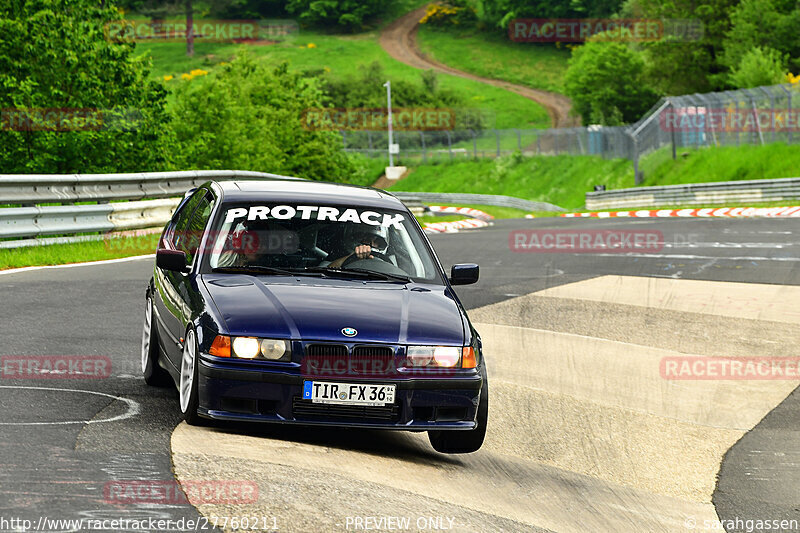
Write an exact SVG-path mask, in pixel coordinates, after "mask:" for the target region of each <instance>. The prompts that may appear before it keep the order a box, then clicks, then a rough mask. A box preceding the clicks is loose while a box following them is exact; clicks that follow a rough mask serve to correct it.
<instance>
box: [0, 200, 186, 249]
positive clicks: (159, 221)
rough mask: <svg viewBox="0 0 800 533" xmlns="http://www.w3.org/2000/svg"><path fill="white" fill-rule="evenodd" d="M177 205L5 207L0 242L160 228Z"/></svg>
mask: <svg viewBox="0 0 800 533" xmlns="http://www.w3.org/2000/svg"><path fill="white" fill-rule="evenodd" d="M178 202H180V198H171V199H166V200H146V201H140V202H120V203H114V204H100V205H53V206H37V207H7V208H3V209H0V238H4V239H10V238H15V237H43V236H47V235H62V234H72V233H90V232H95V231H101V232H107V231H124V230H132V229H142V228H152V227H155V226H163V225H165V224H166V223H167V222H168V221H169V219H170V217H171V216H172V212H173V211H174V210H175V208H176V207H177V206H178ZM12 242H13V241H12ZM9 244H10V243H9Z"/></svg>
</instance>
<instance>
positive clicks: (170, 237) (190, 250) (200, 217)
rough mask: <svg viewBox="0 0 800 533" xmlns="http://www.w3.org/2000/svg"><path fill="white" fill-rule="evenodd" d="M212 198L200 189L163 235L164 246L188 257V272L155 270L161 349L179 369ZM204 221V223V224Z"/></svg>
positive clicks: (176, 215)
mask: <svg viewBox="0 0 800 533" xmlns="http://www.w3.org/2000/svg"><path fill="white" fill-rule="evenodd" d="M212 205H213V196H212V195H211V193H210V192H209V191H208V190H207V189H198V190H197V191H195V193H194V194H192V196H191V197H190V198H189V199H188V200H187V201H186V202H185V203H184V204H183V205H182V206H181V209H180V210H179V211H178V212H176V213H175V216H174V217H173V222H172V224H171V225H170V227H168V228H167V230H166V231H165V233H164V238H163V240H162V246H164V247H165V248H168V249H172V250H181V251H183V252H184V253H185V254H186V265H187V267H188V268H187V270H188V271H187V272H175V271H170V270H163V269H160V268H156V275H155V278H154V280H155V286H156V291H157V292H158V296H159V297H158V298H156V315H157V319H158V321H159V322H158V326H159V332H160V333H161V332H163V333H164V334H163V335H160V341H161V344H162V349H163V350H164V353H165V354H166V356H167V358H168V359H169V361H170V362H171V363H172V364H173V366H175V368H176V369H177V368H180V358H181V352H182V345H181V339H182V338H183V336H184V333H185V330H186V324H187V323H188V318H187V317H189V316H191V309H190V308H189V305H190V302H191V300H192V299H191V298H190V297H189V294H188V287H189V286H190V284H188V283H187V282H188V281H189V280H192V279H193V278H194V275H193V272H192V270H193V269H192V265H193V263H194V260H195V257H196V256H197V248H198V247H199V244H200V242H202V236H203V232H204V230H205V223H207V222H208V219H209V217H210V214H211V207H212ZM204 221H205V222H204Z"/></svg>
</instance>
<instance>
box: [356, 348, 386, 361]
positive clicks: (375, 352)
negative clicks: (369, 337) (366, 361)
mask: <svg viewBox="0 0 800 533" xmlns="http://www.w3.org/2000/svg"><path fill="white" fill-rule="evenodd" d="M353 355H354V356H360V357H378V358H381V359H385V358H389V357H394V350H393V349H392V348H391V346H356V347H355V348H353Z"/></svg>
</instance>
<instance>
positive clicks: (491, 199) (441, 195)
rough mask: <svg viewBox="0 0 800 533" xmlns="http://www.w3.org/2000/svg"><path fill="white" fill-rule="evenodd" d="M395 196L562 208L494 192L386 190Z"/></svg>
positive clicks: (531, 208)
mask: <svg viewBox="0 0 800 533" xmlns="http://www.w3.org/2000/svg"><path fill="white" fill-rule="evenodd" d="M388 192H390V193H391V194H393V195H395V196H397V197H398V198H399V199H400V200H402V201H403V202H404V203H405V202H408V201H415V200H417V201H420V202H426V203H427V202H433V203H444V204H479V205H493V206H495V207H513V208H515V209H521V210H523V211H552V212H561V211H564V209H563V208H561V207H558V206H557V205H553V204H548V203H547V202H534V201H531V200H523V199H522V198H516V197H513V196H501V195H496V194H467V193H457V192H395V191H388Z"/></svg>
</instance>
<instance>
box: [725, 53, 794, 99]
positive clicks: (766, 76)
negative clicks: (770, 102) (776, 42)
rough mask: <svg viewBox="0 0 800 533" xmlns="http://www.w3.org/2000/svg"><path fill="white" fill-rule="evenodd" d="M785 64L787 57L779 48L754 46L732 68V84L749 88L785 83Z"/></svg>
mask: <svg viewBox="0 0 800 533" xmlns="http://www.w3.org/2000/svg"><path fill="white" fill-rule="evenodd" d="M784 64H785V58H784V57H783V56H782V54H781V53H780V52H778V51H777V50H773V49H772V48H768V47H763V48H762V47H756V48H753V49H752V50H748V51H747V52H745V54H744V55H743V56H742V59H741V61H739V66H738V67H737V68H735V69H732V70H731V74H730V81H731V84H732V85H733V86H734V87H735V88H737V89H747V88H750V87H758V86H760V85H777V84H778V83H783V82H784V81H785V79H786V74H785V72H786V70H785V68H784Z"/></svg>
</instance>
